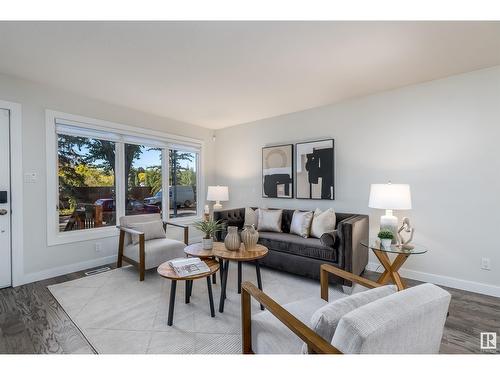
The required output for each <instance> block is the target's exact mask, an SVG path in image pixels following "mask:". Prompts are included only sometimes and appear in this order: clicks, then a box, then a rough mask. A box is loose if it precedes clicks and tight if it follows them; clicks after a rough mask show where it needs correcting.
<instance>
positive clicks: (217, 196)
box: [207, 186, 229, 201]
mask: <svg viewBox="0 0 500 375" xmlns="http://www.w3.org/2000/svg"><path fill="white" fill-rule="evenodd" d="M228 200H229V190H228V188H227V186H209V187H208V192H207V201H228Z"/></svg>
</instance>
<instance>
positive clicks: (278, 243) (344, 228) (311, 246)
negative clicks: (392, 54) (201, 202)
mask: <svg viewBox="0 0 500 375" xmlns="http://www.w3.org/2000/svg"><path fill="white" fill-rule="evenodd" d="M293 212H294V210H287V209H283V214H282V218H281V230H282V232H281V233H276V232H262V231H259V243H260V244H261V245H264V246H266V247H267V248H268V249H269V253H268V255H267V256H265V257H264V258H262V259H260V260H259V263H260V264H262V265H264V266H267V267H270V268H274V269H277V270H280V271H285V272H289V273H293V274H296V275H300V276H305V277H308V278H311V279H316V280H317V279H319V269H320V266H321V265H322V264H324V263H327V264H331V265H334V266H336V267H337V268H340V269H343V270H345V271H348V272H352V273H354V274H356V275H360V274H361V273H362V272H363V271H364V270H365V267H366V264H367V263H368V249H367V248H366V247H364V246H362V245H361V241H368V229H369V219H368V216H367V215H360V214H351V213H341V212H337V213H336V216H337V223H336V227H335V230H334V231H333V232H331V233H325V234H323V236H321V238H312V237H309V238H302V237H300V236H297V235H295V234H291V233H290V224H291V222H292V217H293ZM214 219H215V220H221V221H222V222H223V223H225V224H226V225H232V226H237V227H238V228H240V229H242V228H243V224H244V222H245V208H235V209H229V210H221V211H215V212H214ZM225 235H226V233H225V232H219V233H217V240H218V241H222V240H223V239H224V237H225ZM331 280H332V281H336V282H338V283H343V284H344V285H346V286H351V282H350V281H349V280H343V279H341V278H339V277H337V276H336V275H331Z"/></svg>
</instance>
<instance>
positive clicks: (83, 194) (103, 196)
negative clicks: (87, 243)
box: [57, 134, 116, 232]
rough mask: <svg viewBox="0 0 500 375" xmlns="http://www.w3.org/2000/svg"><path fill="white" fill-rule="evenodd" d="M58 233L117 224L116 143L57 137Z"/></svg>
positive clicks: (93, 139) (74, 137)
mask: <svg viewBox="0 0 500 375" xmlns="http://www.w3.org/2000/svg"><path fill="white" fill-rule="evenodd" d="M57 141H58V142H57V143H58V147H57V155H58V161H59V165H58V176H59V205H58V208H59V231H60V232H67V231H72V230H82V229H89V228H97V227H103V226H104V227H105V226H112V225H115V224H116V208H115V188H116V187H115V143H114V142H111V141H106V140H101V139H98V138H87V137H77V136H72V135H66V134H58V137H57Z"/></svg>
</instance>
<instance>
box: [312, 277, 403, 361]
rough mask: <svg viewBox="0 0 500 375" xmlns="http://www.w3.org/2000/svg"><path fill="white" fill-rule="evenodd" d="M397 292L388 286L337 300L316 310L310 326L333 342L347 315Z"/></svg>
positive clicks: (392, 286) (393, 287)
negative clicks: (339, 326) (342, 320)
mask: <svg viewBox="0 0 500 375" xmlns="http://www.w3.org/2000/svg"><path fill="white" fill-rule="evenodd" d="M396 292H397V289H396V287H395V286H394V285H386V286H381V287H379V288H374V289H368V290H367V291H364V292H360V293H356V294H351V295H350V296H347V297H345V298H340V299H337V300H335V301H333V302H330V303H329V304H328V305H325V306H323V307H321V308H320V309H318V310H316V312H315V313H314V314H313V316H312V318H311V323H310V325H309V326H310V327H311V329H312V330H313V331H314V332H316V333H317V334H318V335H320V336H321V337H323V338H324V339H325V340H326V341H328V342H331V341H332V339H333V335H334V334H335V330H336V329H337V325H338V324H339V322H340V319H342V317H343V316H344V315H345V314H347V313H349V312H351V311H353V310H355V309H357V308H358V307H361V306H364V305H366V304H368V303H370V302H373V301H376V300H378V299H380V298H383V297H387V296H388V295H391V294H393V293H396ZM302 352H303V353H307V345H306V344H304V345H303V346H302Z"/></svg>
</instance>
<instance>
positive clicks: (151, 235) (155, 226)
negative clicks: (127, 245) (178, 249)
mask: <svg viewBox="0 0 500 375" xmlns="http://www.w3.org/2000/svg"><path fill="white" fill-rule="evenodd" d="M130 228H131V229H135V230H137V231H139V232H143V233H144V241H149V240H154V239H156V238H165V237H166V234H165V229H164V228H163V222H162V221H161V220H155V221H148V222H145V223H134V224H132V225H130ZM132 243H133V244H134V245H137V244H138V243H139V236H138V235H135V234H133V235H132Z"/></svg>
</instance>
